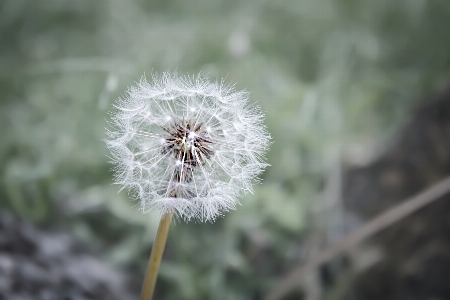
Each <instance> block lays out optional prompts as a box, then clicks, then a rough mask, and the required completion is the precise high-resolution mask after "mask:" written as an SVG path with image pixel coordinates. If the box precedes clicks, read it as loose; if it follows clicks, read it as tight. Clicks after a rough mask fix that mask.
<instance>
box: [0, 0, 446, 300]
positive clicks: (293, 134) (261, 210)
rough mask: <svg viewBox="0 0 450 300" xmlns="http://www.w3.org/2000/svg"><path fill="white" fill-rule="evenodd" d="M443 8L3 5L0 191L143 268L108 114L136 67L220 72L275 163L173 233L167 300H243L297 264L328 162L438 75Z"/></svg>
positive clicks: (359, 154) (15, 1) (175, 1)
mask: <svg viewBox="0 0 450 300" xmlns="http://www.w3.org/2000/svg"><path fill="white" fill-rule="evenodd" d="M449 28H450V3H449V2H448V1H445V0H442V1H440V0H429V1H427V0H408V1H406V0H404V1H391V0H379V1H373V0H363V1H353V0H340V1H335V0H323V1H316V0H305V1H293V0H282V1H259V0H250V1H228V0H214V1H206V0H195V1H184V0H172V1H160V0H156V1H144V0H135V1H118V0H110V1H90V0H84V1H68V0H67V1H60V0H46V1H27V0H5V1H2V2H0V44H1V45H2V47H0V90H1V94H2V97H1V100H0V138H1V143H0V168H1V171H2V174H4V175H3V178H2V181H1V189H0V197H1V204H2V206H3V207H8V208H9V209H12V210H14V211H15V212H16V213H18V214H20V215H22V216H23V217H25V218H28V219H30V220H33V221H36V222H45V223H55V222H56V223H64V224H66V225H67V226H68V227H69V228H70V230H72V232H73V233H74V234H75V235H76V236H78V237H79V238H80V239H82V240H84V241H86V243H88V244H90V245H93V246H94V247H97V249H98V250H99V251H101V253H104V255H105V258H108V259H110V260H111V262H112V263H114V264H116V265H123V266H125V265H129V264H132V263H134V264H137V263H138V264H139V265H140V267H141V269H142V270H144V268H145V266H146V260H147V257H148V255H149V249H150V245H151V243H152V241H153V238H154V235H155V232H156V227H157V223H158V216H157V215H156V214H151V213H150V214H147V215H141V214H140V213H139V212H137V211H136V210H135V209H133V207H132V206H133V203H132V202H130V200H128V196H127V195H126V193H125V192H121V193H119V194H117V187H116V186H112V185H111V182H112V179H111V177H112V174H111V172H109V168H110V165H109V164H108V158H107V156H106V155H107V151H106V149H105V145H104V143H103V142H102V138H104V133H105V130H104V128H105V127H106V126H107V124H106V121H105V119H106V118H107V115H106V111H107V109H108V108H109V107H110V106H111V103H112V101H113V100H114V99H115V98H116V97H118V96H119V95H120V94H121V93H123V91H124V90H125V88H126V86H127V85H129V84H130V83H131V82H132V81H136V80H138V79H139V78H140V76H141V75H142V74H143V73H145V72H146V73H147V74H149V73H150V72H151V71H162V70H165V69H172V70H174V69H178V70H179V71H180V72H183V73H186V72H189V73H192V74H195V73H197V72H199V71H205V72H208V73H209V76H210V77H223V76H227V81H228V82H237V87H238V88H239V89H242V88H247V90H248V91H250V92H251V99H252V100H253V101H258V103H259V105H261V107H262V108H263V110H264V111H266V115H267V126H268V129H269V131H270V132H271V134H272V136H273V140H274V144H273V146H272V148H271V151H270V153H269V155H268V161H269V163H270V164H271V165H272V167H270V168H268V170H267V171H266V173H265V175H264V181H263V184H262V185H260V186H258V187H257V188H256V193H255V195H249V196H248V197H246V198H245V199H242V207H239V208H238V210H237V211H235V212H231V213H229V214H227V215H226V216H225V218H224V219H221V220H219V221H217V222H216V223H215V224H182V223H181V222H178V223H177V224H176V226H174V227H173V228H172V230H171V235H170V237H169V244H168V246H167V253H166V259H165V261H164V262H163V265H162V269H161V286H162V287H163V288H162V290H160V293H161V294H164V295H165V299H249V298H251V297H252V296H255V295H258V294H261V293H262V292H263V291H265V290H266V289H267V287H268V286H269V284H272V283H274V282H275V281H276V279H277V275H276V272H278V271H279V270H280V269H288V268H290V267H291V266H292V263H293V262H296V261H297V259H298V254H295V253H294V254H292V247H293V246H294V245H295V243H296V242H297V241H298V240H299V239H300V237H301V234H302V233H303V232H304V230H306V227H307V226H308V225H309V224H307V223H306V220H307V218H306V216H307V215H309V214H311V212H312V211H313V208H314V207H315V205H316V203H320V201H321V199H322V198H323V195H322V194H321V193H320V189H321V186H322V185H323V182H324V181H325V180H326V178H327V175H326V174H327V172H329V171H330V169H331V168H332V166H334V165H336V163H338V162H340V161H342V160H344V161H345V162H347V163H353V164H364V163H367V162H368V161H369V160H370V159H372V158H373V156H374V155H376V154H377V152H378V151H380V149H378V148H377V147H375V145H377V144H379V142H380V140H381V138H382V137H383V136H385V135H386V133H390V132H391V130H392V128H394V127H395V126H396V125H397V124H398V121H399V120H400V118H401V117H402V116H404V114H405V112H407V111H408V109H409V108H410V107H411V105H413V104H415V103H416V102H417V101H418V100H420V97H421V95H423V94H424V93H425V92H429V91H430V90H431V89H434V88H436V87H437V86H439V85H440V84H442V83H443V82H444V80H446V79H447V80H448V76H449V73H448V70H449V67H450V40H449V39H448V29H449Z"/></svg>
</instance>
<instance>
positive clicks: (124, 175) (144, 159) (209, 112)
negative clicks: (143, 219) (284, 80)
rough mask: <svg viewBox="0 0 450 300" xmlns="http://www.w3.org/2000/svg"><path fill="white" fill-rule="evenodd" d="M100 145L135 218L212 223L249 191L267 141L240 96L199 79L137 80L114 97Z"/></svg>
mask: <svg viewBox="0 0 450 300" xmlns="http://www.w3.org/2000/svg"><path fill="white" fill-rule="evenodd" d="M114 107H115V109H114V111H113V112H112V114H111V115H112V117H111V122H110V123H111V127H112V129H110V130H109V131H108V138H107V140H106V144H107V146H108V148H109V149H110V151H111V158H112V163H113V164H114V165H115V168H114V171H115V182H116V183H117V184H119V185H121V186H122V188H126V189H128V190H129V191H130V193H131V194H132V195H133V196H134V197H133V198H135V199H136V200H138V201H139V208H140V210H142V211H143V212H147V211H149V210H153V209H156V210H159V212H160V213H161V214H165V213H167V212H169V211H174V212H175V213H176V214H177V215H178V216H179V217H181V218H183V219H184V220H186V221H189V220H198V221H214V220H215V219H216V218H217V217H219V216H222V215H223V214H224V212H227V211H229V210H232V209H235V208H236V205H237V204H239V200H238V199H239V197H241V196H242V194H243V193H245V192H252V186H253V183H254V182H258V175H260V174H261V172H262V171H263V169H264V168H265V167H266V166H267V163H266V162H265V160H264V153H265V152H266V150H267V148H268V146H269V144H270V135H269V134H268V133H267V131H266V128H265V126H264V125H263V124H262V121H263V119H264V115H263V114H262V113H261V111H260V109H259V107H257V106H254V105H250V104H249V103H248V93H247V92H242V91H235V90H234V88H233V86H230V85H226V84H224V83H223V81H221V82H210V81H209V80H208V79H207V78H206V77H205V76H203V75H198V76H195V77H179V76H178V75H176V74H173V73H163V74H162V75H161V76H158V75H153V76H152V77H151V80H150V81H148V80H147V79H146V78H142V79H141V81H139V82H138V83H137V84H136V85H135V86H132V87H130V88H129V90H128V92H127V95H126V96H125V97H122V98H120V99H118V100H117V101H116V103H115V105H114Z"/></svg>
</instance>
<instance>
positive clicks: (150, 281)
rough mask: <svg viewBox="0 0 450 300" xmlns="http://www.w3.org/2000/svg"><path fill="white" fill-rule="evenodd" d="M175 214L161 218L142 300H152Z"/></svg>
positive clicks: (143, 286)
mask: <svg viewBox="0 0 450 300" xmlns="http://www.w3.org/2000/svg"><path fill="white" fill-rule="evenodd" d="M172 216H173V212H169V213H167V214H165V215H163V216H162V217H161V221H160V222H159V227H158V232H157V233H156V238H155V242H154V243H153V247H152V253H151V254H150V260H149V262H148V266H147V272H146V274H145V279H144V283H143V285H142V293H141V300H151V299H152V297H153V292H154V291H155V284H156V277H157V276H158V270H159V265H160V264H161V258H162V256H163V253H164V247H165V246H166V240H167V235H168V233H169V228H170V223H171V222H172Z"/></svg>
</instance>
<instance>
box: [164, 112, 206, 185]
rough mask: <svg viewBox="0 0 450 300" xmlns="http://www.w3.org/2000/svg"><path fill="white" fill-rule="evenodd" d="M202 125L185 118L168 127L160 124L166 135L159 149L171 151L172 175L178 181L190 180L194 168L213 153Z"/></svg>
mask: <svg viewBox="0 0 450 300" xmlns="http://www.w3.org/2000/svg"><path fill="white" fill-rule="evenodd" d="M202 126H203V123H199V124H197V123H196V122H194V123H192V122H190V121H186V120H182V121H181V122H180V121H175V122H173V123H172V124H171V125H170V126H168V127H166V126H162V128H163V129H164V131H166V132H167V133H168V135H166V136H164V140H165V141H164V143H163V145H162V150H161V151H162V153H163V154H167V153H171V154H172V157H173V158H174V159H175V172H174V175H173V176H174V180H176V181H177V182H179V183H188V182H191V181H192V176H193V171H194V168H195V167H196V166H197V165H202V164H203V163H204V160H205V159H209V158H210V157H211V156H212V155H213V154H214V150H213V149H212V143H213V142H212V140H211V137H210V135H209V133H208V132H207V131H206V130H204V129H203V128H202Z"/></svg>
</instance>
